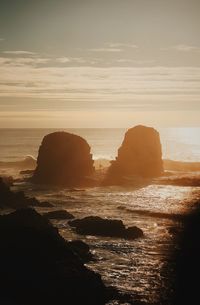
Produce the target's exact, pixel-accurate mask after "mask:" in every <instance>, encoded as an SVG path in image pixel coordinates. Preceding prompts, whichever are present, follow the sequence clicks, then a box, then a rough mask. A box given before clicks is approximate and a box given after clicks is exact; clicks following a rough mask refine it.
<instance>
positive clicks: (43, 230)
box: [0, 209, 107, 305]
mask: <svg viewBox="0 0 200 305" xmlns="http://www.w3.org/2000/svg"><path fill="white" fill-rule="evenodd" d="M0 247H1V251H0V268H1V273H0V287H1V298H2V299H4V298H8V301H9V302H10V303H12V302H13V303H16V304H21V305H25V304H29V305H35V304H38V305H44V304H49V305H55V304H70V305H80V304H83V305H94V304H95V305H103V304H105V303H106V297H107V292H106V288H105V286H104V284H103V283H102V281H101V278H100V276H99V275H98V274H96V273H94V272H93V271H91V270H89V269H87V268H86V267H85V266H84V265H83V263H82V261H81V259H80V258H79V257H78V255H77V254H76V253H75V252H74V250H73V247H71V246H69V245H68V243H67V242H66V241H65V240H64V239H63V238H62V237H61V236H60V235H59V233H58V230H57V229H56V228H54V227H53V226H52V225H51V224H50V222H49V221H48V219H46V218H45V217H43V216H41V215H39V214H38V213H37V212H36V211H34V210H32V209H22V210H17V211H15V212H14V213H11V214H9V215H4V216H0ZM77 247H78V246H77ZM79 248H80V245H79ZM82 248H83V246H82Z"/></svg>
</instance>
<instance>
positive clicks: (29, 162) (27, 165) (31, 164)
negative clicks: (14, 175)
mask: <svg viewBox="0 0 200 305" xmlns="http://www.w3.org/2000/svg"><path fill="white" fill-rule="evenodd" d="M36 164H37V161H36V159H35V158H34V157H33V156H26V157H25V158H24V159H22V160H18V161H0V168H14V169H30V170H33V169H35V167H36Z"/></svg>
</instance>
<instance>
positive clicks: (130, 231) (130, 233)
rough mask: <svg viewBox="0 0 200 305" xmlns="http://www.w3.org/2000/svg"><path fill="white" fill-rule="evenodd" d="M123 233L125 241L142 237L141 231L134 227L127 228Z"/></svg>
mask: <svg viewBox="0 0 200 305" xmlns="http://www.w3.org/2000/svg"><path fill="white" fill-rule="evenodd" d="M125 233H126V238H127V239H135V238H139V237H143V235H144V233H143V231H142V230H141V229H140V228H138V227H136V226H133V227H128V228H127V229H126V231H125Z"/></svg>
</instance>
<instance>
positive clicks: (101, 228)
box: [69, 216, 143, 239]
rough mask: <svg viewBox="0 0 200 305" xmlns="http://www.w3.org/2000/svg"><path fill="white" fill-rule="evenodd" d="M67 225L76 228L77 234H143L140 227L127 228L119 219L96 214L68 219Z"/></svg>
mask: <svg viewBox="0 0 200 305" xmlns="http://www.w3.org/2000/svg"><path fill="white" fill-rule="evenodd" d="M69 225H70V226H71V227H73V228H75V229H76V232H77V233H78V234H83V235H94V236H95V235H97V236H98V235H99V236H107V237H121V238H127V239H135V238H138V237H142V236H143V232H142V230H141V229H139V228H137V227H130V228H127V229H126V227H125V225H124V224H123V222H122V221H121V220H117V219H103V218H101V217H98V216H88V217H85V218H83V219H74V220H71V221H69Z"/></svg>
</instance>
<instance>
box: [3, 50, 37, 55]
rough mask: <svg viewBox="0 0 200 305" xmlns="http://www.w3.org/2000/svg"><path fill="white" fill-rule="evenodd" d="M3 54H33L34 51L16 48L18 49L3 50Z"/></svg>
mask: <svg viewBox="0 0 200 305" xmlns="http://www.w3.org/2000/svg"><path fill="white" fill-rule="evenodd" d="M3 53H4V54H11V55H12V54H13V55H35V54H36V53H35V52H30V51H21V50H18V51H4V52H3Z"/></svg>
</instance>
